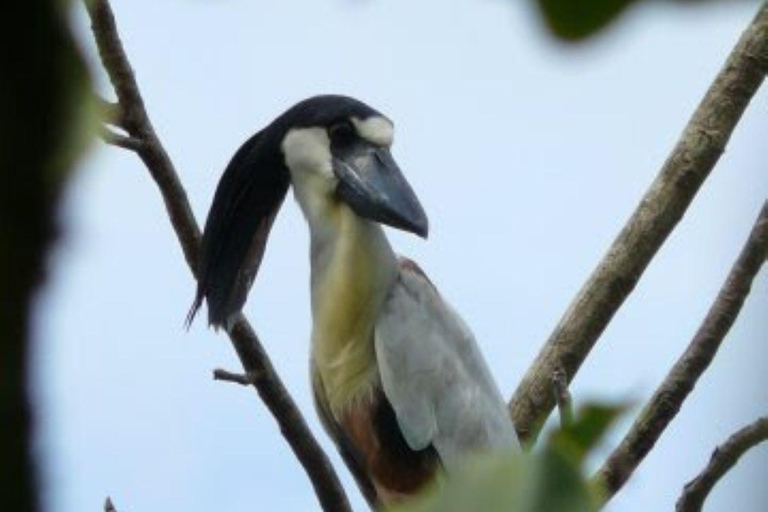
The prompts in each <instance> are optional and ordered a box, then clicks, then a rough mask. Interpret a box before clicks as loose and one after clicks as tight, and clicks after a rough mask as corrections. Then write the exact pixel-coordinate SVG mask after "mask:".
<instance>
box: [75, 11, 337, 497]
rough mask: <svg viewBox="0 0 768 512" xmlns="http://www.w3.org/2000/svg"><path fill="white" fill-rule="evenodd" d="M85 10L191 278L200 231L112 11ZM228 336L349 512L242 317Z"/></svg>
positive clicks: (319, 477) (310, 466) (287, 431)
mask: <svg viewBox="0 0 768 512" xmlns="http://www.w3.org/2000/svg"><path fill="white" fill-rule="evenodd" d="M85 5H86V7H87V9H88V13H89V15H90V17H91V26H92V29H93V33H94V36H95V38H96V43H97V45H98V48H99V54H100V55H101V59H102V63H103V64H104V68H105V69H106V71H107V73H108V74H109V78H110V80H111V81H112V85H113V87H114V89H115V93H116V94H117V97H118V99H119V103H120V108H121V110H122V113H123V120H124V127H125V129H126V131H127V132H128V133H129V134H130V135H131V136H132V137H136V138H138V139H139V140H141V141H142V142H143V144H144V145H143V146H142V148H141V150H140V151H139V156H140V157H141V159H142V161H143V162H144V164H145V165H146V166H147V168H148V170H149V172H150V174H151V175H152V178H153V179H154V180H155V182H156V183H157V185H158V187H159V188H160V192H161V194H162V197H163V199H164V201H165V205H166V209H167V211H168V215H169V217H170V220H171V224H172V225H173V229H174V231H175V232H176V235H177V237H178V239H179V243H180V244H181V247H182V249H183V251H184V256H185V258H186V261H187V264H188V265H189V267H190V270H192V273H193V274H195V273H196V264H197V254H198V248H199V245H200V230H199V228H198V225H197V222H196V221H195V218H194V215H193V214H192V209H191V208H190V206H189V201H188V199H187V194H186V192H185V190H184V187H183V186H182V184H181V182H180V180H179V177H178V175H177V173H176V170H175V168H174V166H173V163H172V162H171V160H170V158H169V157H168V154H167V153H166V151H165V149H164V148H163V146H162V144H161V142H160V140H159V139H158V137H157V135H156V134H155V131H154V129H153V127H152V124H151V122H150V120H149V116H148V115H147V113H146V110H145V108H144V102H143V100H142V98H141V94H140V92H139V87H138V85H137V83H136V79H135V77H134V75H133V71H132V69H131V66H130V63H129V62H128V58H127V56H126V54H125V51H124V50H123V46H122V43H121V42H120V38H119V36H118V32H117V27H116V25H115V19H114V15H113V14H112V9H111V7H110V5H109V2H108V0H89V1H86V2H85ZM228 334H229V338H230V340H231V341H232V344H233V346H234V348H235V350H236V351H237V354H238V356H239V358H240V361H241V363H242V365H243V368H244V369H245V371H246V373H247V374H256V375H258V376H259V378H258V379H257V380H256V382H255V387H256V389H257V391H258V393H259V396H260V397H261V398H262V400H263V401H264V403H265V404H266V406H267V407H268V408H269V411H270V412H271V413H272V415H273V416H274V418H275V420H276V421H277V423H278V424H279V426H280V432H281V433H282V434H283V436H284V437H285V439H286V440H287V441H288V444H289V445H290V446H291V448H292V450H293V452H294V454H295V455H296V457H297V458H298V459H299V462H300V463H301V465H302V466H303V467H304V469H305V471H306V472H307V475H308V476H309V478H310V480H311V482H312V485H313V487H314V489H315V494H316V495H317V497H318V499H319V501H320V504H321V506H322V507H323V510H325V511H326V512H348V511H350V510H351V509H350V506H349V502H348V500H347V497H346V494H345V493H344V490H343V488H342V487H341V483H340V482H339V478H338V476H337V475H336V472H335V471H334V469H333V466H332V465H331V463H330V461H329V460H328V457H327V456H326V454H325V452H324V451H323V449H322V448H321V447H320V445H319V444H318V442H317V440H316V439H315V438H314V436H313V435H312V432H311V431H310V430H309V427H308V426H307V424H306V421H305V420H304V418H303V416H302V415H301V413H300V412H299V409H298V408H297V407H296V404H295V403H294V401H293V399H292V398H291V396H290V395H289V394H288V391H287V390H286V389H285V386H284V385H283V383H282V381H281V379H280V377H279V376H278V375H277V372H276V371H275V369H274V367H273V366H272V363H271V361H270V360H269V357H268V356H267V354H266V352H265V351H264V347H263V346H262V345H261V342H260V340H259V338H258V336H257V335H256V333H255V332H254V331H253V329H252V328H251V326H250V324H249V323H248V321H247V320H246V319H245V318H244V317H243V316H242V315H240V316H239V317H238V319H237V321H236V322H235V324H234V326H233V328H232V329H230V331H229V333H228Z"/></svg>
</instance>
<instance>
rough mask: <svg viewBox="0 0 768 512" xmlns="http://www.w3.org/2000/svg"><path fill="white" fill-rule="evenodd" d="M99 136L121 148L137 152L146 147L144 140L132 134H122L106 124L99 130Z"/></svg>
mask: <svg viewBox="0 0 768 512" xmlns="http://www.w3.org/2000/svg"><path fill="white" fill-rule="evenodd" d="M99 137H101V138H102V140H103V141H104V142H106V143H107V144H109V145H111V146H117V147H119V148H123V149H127V150H129V151H135V152H137V153H138V152H139V151H141V149H142V148H143V147H144V141H142V140H141V139H137V138H136V137H131V136H130V135H122V134H120V133H117V132H116V131H114V130H111V129H109V128H107V127H106V126H104V127H102V129H101V130H100V131H99Z"/></svg>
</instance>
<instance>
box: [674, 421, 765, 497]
mask: <svg viewBox="0 0 768 512" xmlns="http://www.w3.org/2000/svg"><path fill="white" fill-rule="evenodd" d="M765 440H768V417H763V418H760V419H759V420H757V421H755V422H754V423H752V424H750V425H747V426H746V427H744V428H742V429H741V430H739V431H738V432H736V433H735V434H733V435H732V436H731V437H729V438H728V440H727V441H726V442H725V443H723V444H721V445H720V446H718V447H717V448H716V449H715V451H714V452H713V453H712V457H711V458H710V459H709V463H708V464H707V467H705V468H704V470H703V471H702V472H701V473H699V475H698V476H697V477H696V478H694V479H693V480H691V481H690V482H688V483H687V484H686V485H685V488H684V489H683V494H682V495H681V496H680V499H678V500H677V506H676V507H675V510H676V512H701V507H702V506H703V505H704V500H706V499H707V496H708V495H709V493H710V491H711V490H712V489H713V488H714V487H715V485H717V482H719V481H720V479H721V478H722V477H723V476H724V475H725V474H726V473H727V472H728V471H730V470H731V468H733V466H735V465H736V463H737V462H738V461H739V459H740V458H741V456H742V455H744V454H745V453H746V452H747V450H749V449H750V448H753V447H755V446H757V445H758V444H760V443H762V442H763V441H765Z"/></svg>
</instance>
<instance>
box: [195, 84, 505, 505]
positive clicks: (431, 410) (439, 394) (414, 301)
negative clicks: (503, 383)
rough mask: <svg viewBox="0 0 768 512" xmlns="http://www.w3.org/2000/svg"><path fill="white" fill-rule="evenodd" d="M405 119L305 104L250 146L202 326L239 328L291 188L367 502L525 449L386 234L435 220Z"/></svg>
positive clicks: (216, 245) (318, 323)
mask: <svg viewBox="0 0 768 512" xmlns="http://www.w3.org/2000/svg"><path fill="white" fill-rule="evenodd" d="M393 142H394V124H393V122H392V121H391V120H390V119H389V118H388V117H386V116H384V115H383V114H381V113H379V112H378V111H376V110H375V109H373V108H372V107H370V106H368V105H367V104H365V103H363V102H361V101H359V100H356V99H354V98H351V97H347V96H340V95H320V96H314V97H311V98H308V99H305V100H303V101H301V102H299V103H297V104H296V105H294V106H293V107H291V108H289V109H288V110H287V111H285V112H284V113H283V114H282V115H280V116H278V117H277V118H276V119H275V120H274V121H272V122H271V123H270V124H269V125H268V126H266V127H265V128H264V129H262V130H261V131H259V132H258V133H256V134H255V135H253V136H252V137H251V138H249V139H248V140H247V141H246V142H245V143H243V144H242V146H241V147H240V148H239V149H238V150H237V152H236V153H235V155H234V156H233V157H232V159H231V161H230V162H229V164H228V165H227V167H226V169H225V171H224V173H223V175H222V177H221V179H220V181H219V184H218V187H217V189H216V192H215V194H214V198H213V202H212V205H211V208H210V211H209V213H208V217H207V220H206V224H205V229H204V232H203V236H202V242H201V245H200V253H199V259H198V269H197V270H198V272H197V277H198V286H197V293H196V296H195V300H194V302H193V305H192V308H191V310H190V314H189V316H188V322H191V321H192V320H193V319H194V316H195V314H196V313H197V311H198V310H199V309H200V307H201V306H202V303H203V301H205V302H206V303H207V308H208V322H209V325H211V326H213V327H214V328H224V329H227V330H229V329H230V328H231V327H232V325H233V322H234V320H235V318H236V317H237V315H238V314H239V312H240V311H241V309H242V308H243V306H244V304H245V302H246V299H247V295H248V292H249V290H250V288H251V286H252V284H253V281H254V279H255V277H256V274H257V273H258V269H259V267H260V265H261V261H262V257H263V255H264V251H265V248H266V244H267V239H268V236H269V233H270V230H271V228H272V224H273V222H274V220H275V217H276V215H277V213H278V210H279V209H280V207H281V205H282V203H283V201H284V198H285V196H286V194H287V192H288V189H289V188H290V187H292V188H293V193H294V196H295V199H296V201H297V203H298V205H299V207H300V209H301V211H302V212H303V214H304V217H305V219H306V221H307V224H308V226H309V232H310V251H309V253H310V274H311V276H310V288H311V312H312V333H311V350H310V367H311V372H310V373H311V384H312V390H313V395H314V402H315V408H316V410H317V413H318V415H319V418H320V421H321V423H322V425H323V427H324V428H325V430H326V431H327V433H328V434H329V435H330V437H331V438H332V439H333V441H334V443H335V445H336V447H337V449H338V451H339V452H340V454H341V457H342V459H343V460H344V462H345V463H346V464H347V466H348V467H349V469H350V471H351V473H352V474H353V476H354V477H355V480H356V482H357V484H358V486H359V488H360V490H361V492H362V494H363V496H364V497H365V499H366V500H367V501H368V502H369V504H370V505H371V506H372V507H373V508H380V507H382V506H387V505H391V504H396V503H401V502H403V501H405V500H407V499H408V498H409V497H411V496H414V495H415V494H417V493H418V492H419V491H421V490H422V489H423V488H425V487H426V486H427V485H428V484H429V483H430V482H432V481H435V480H439V479H440V478H441V475H445V474H450V472H451V471H453V470H454V469H455V468H457V467H459V466H460V465H461V463H462V461H463V460H466V458H467V457H469V456H471V455H474V454H477V453H481V452H486V451H493V450H514V449H515V448H516V447H518V446H519V445H518V440H517V437H516V435H515V430H514V427H513V425H512V422H511V419H510V417H509V413H508V411H507V408H506V405H505V403H504V400H503V398H502V396H501V393H500V391H499V389H498V387H497V385H496V383H495V381H494V380H493V377H492V376H491V373H490V371H489V368H488V366H487V364H486V362H485V360H484V359H483V356H482V354H481V352H480V349H479V347H478V344H477V342H476V340H475V337H474V335H473V334H472V332H471V331H470V329H469V328H468V327H467V326H466V324H465V323H464V321H463V320H462V319H461V318H460V317H459V315H458V314H457V313H456V312H455V310H454V309H453V308H452V307H451V306H450V305H449V304H448V302H446V300H445V299H443V297H442V295H441V294H440V293H439V291H438V290H437V288H436V287H435V285H434V284H433V283H432V281H430V279H429V278H428V277H427V275H426V274H425V273H424V271H423V270H422V269H421V268H420V267H419V266H418V265H417V264H416V263H415V262H414V261H412V260H410V259H408V258H405V257H401V256H398V255H396V254H395V252H394V251H393V249H392V247H391V245H390V243H389V241H388V238H387V236H386V233H385V231H384V226H388V227H390V228H394V229H398V230H401V231H405V232H408V233H411V234H414V235H416V236H419V237H422V238H424V239H426V238H427V235H428V231H429V225H428V224H429V223H428V220H427V216H426V213H425V211H424V209H423V207H422V205H421V204H420V202H419V200H418V198H417V196H416V194H415V193H414V191H413V189H412V188H411V186H410V185H409V183H408V182H407V181H406V179H405V176H404V175H403V173H402V171H401V170H400V168H399V167H398V165H397V163H396V162H395V160H394V157H393V156H392V152H391V147H392V144H393Z"/></svg>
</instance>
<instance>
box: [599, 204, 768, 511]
mask: <svg viewBox="0 0 768 512" xmlns="http://www.w3.org/2000/svg"><path fill="white" fill-rule="evenodd" d="M766 255H768V202H766V203H764V204H763V208H762V210H761V212H760V215H759V217H758V219H757V222H756V223H755V225H754V227H753V228H752V232H751V233H750V235H749V239H748V240H747V243H746V244H745V245H744V248H743V249H742V251H741V254H739V257H738V258H737V259H736V263H734V265H733V268H732V269H731V271H730V273H729V274H728V278H727V279H726V281H725V284H723V287H722V288H721V289H720V292H719V293H718V295H717V298H716V299H715V302H714V304H712V307H711V308H710V309H709V312H708V313H707V316H706V317H705V318H704V322H703V323H702V324H701V327H699V330H698V331H697V332H696V334H695V335H694V337H693V340H691V343H690V344H689V345H688V347H687V348H686V350H685V352H684V353H683V355H682V356H680V359H678V361H677V362H676V363H675V365H674V366H673V367H672V369H671V370H670V371H669V373H668V374H667V376H666V378H665V379H664V381H663V382H662V383H661V385H660V386H659V388H658V389H657V390H656V392H655V393H654V395H653V397H651V399H650V400H649V402H648V403H647V404H646V406H645V408H644V409H643V411H642V412H641V413H640V414H639V416H638V418H637V420H635V423H634V424H633V425H632V428H631V429H630V431H629V433H628V434H627V436H626V437H625V438H624V439H623V440H622V442H621V444H620V445H619V446H618V447H617V448H616V450H614V452H613V453H612V454H611V455H610V457H609V458H608V460H607V461H606V462H605V464H604V465H603V467H602V468H601V469H600V471H599V472H598V473H597V475H596V476H595V483H596V484H598V485H601V486H602V487H603V488H604V489H605V499H606V501H607V500H608V499H610V498H611V497H612V496H613V495H614V494H615V493H616V492H617V491H618V490H619V489H621V487H622V486H623V485H624V483H625V482H626V481H627V479H628V478H629V477H630V475H631V474H632V472H633V471H634V470H635V468H637V466H638V465H639V464H640V462H642V460H643V459H644V458H645V456H646V455H647V454H648V452H649V451H651V449H652V448H653V445H654V444H655V443H656V441H657V440H658V439H659V437H661V434H662V433H663V432H664V429H665V428H666V427H667V425H669V423H670V422H671V421H672V419H673V418H674V417H675V415H676V414H677V412H678V411H679V410H680V407H681V406H682V404H683V401H684V400H685V399H686V397H687V396H688V395H689V394H690V392H691V391H692V390H693V387H694V386H695V385H696V381H697V380H698V379H699V377H701V375H702V374H703V373H704V371H705V370H706V369H707V367H708V366H709V364H710V363H711V362H712V359H714V357H715V354H716V353H717V350H718V348H720V344H721V343H722V341H723V338H725V335H726V334H728V331H729V329H730V328H731V326H732V325H733V323H734V322H735V321H736V317H737V316H738V314H739V311H741V307H742V305H743V304H744V301H745V299H746V298H747V295H749V290H750V288H751V287H752V281H753V280H754V278H755V276H756V275H757V273H758V271H759V270H760V267H762V265H763V263H764V262H765V258H766Z"/></svg>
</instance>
